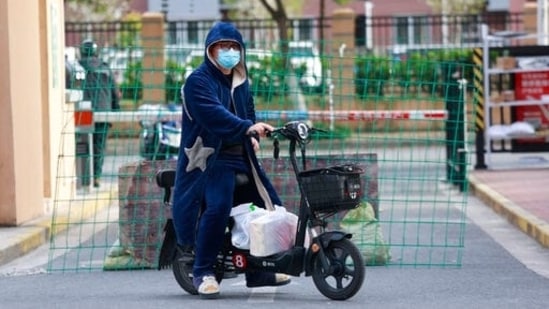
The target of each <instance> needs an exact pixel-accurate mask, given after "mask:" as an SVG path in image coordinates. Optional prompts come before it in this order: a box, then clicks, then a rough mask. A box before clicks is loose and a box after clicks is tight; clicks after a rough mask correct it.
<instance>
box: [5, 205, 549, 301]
mask: <svg viewBox="0 0 549 309" xmlns="http://www.w3.org/2000/svg"><path fill="white" fill-rule="evenodd" d="M466 228H467V238H466V243H465V249H464V251H463V260H462V267H461V268H455V267H449V268H441V267H432V268H425V267H419V268H413V267H398V266H390V267H368V268H367V276H366V280H365V284H364V286H363V288H362V290H361V291H360V292H359V293H358V294H357V295H356V296H355V297H354V298H352V299H350V300H348V301H345V302H344V306H345V308H364V307H365V306H367V307H370V308H381V307H383V308H518V307H520V308H540V309H541V308H547V304H549V294H548V293H547V291H548V290H549V250H547V249H543V248H541V247H540V246H539V245H538V244H537V243H536V242H535V241H533V240H532V239H531V238H529V237H528V236H525V235H524V234H523V233H520V232H518V231H517V230H516V229H515V228H514V227H512V226H510V225H509V224H508V223H507V222H506V221H505V220H503V219H501V218H500V217H499V216H497V215H495V214H493V213H492V212H491V211H490V210H489V209H488V208H486V207H485V206H484V205H482V204H481V203H480V202H479V201H478V200H476V199H475V198H472V197H470V198H469V204H468V218H467V227H466ZM47 255H48V248H47V246H44V247H41V248H39V249H38V250H36V251H34V252H33V253H31V254H30V255H28V256H25V257H23V258H21V259H18V260H16V261H14V262H12V263H10V264H7V265H4V266H3V267H0V291H1V292H0V294H1V300H0V308H75V307H77V308H131V307H135V308H176V307H181V306H183V307H184V308H197V307H198V306H204V304H206V303H205V301H203V300H200V299H198V298H197V297H193V296H190V295H186V294H185V293H184V292H182V290H180V289H179V287H178V286H177V284H176V283H175V281H174V279H173V277H172V275H171V272H170V271H169V270H163V271H155V270H147V271H118V272H101V271H91V272H88V271H85V270H80V272H77V273H76V272H69V273H64V274H61V273H53V274H45V273H44V269H45V264H46V263H47V260H48V257H47ZM338 304H339V303H338V302H334V301H330V300H328V299H326V298H325V297H324V296H322V295H321V294H320V293H319V292H318V291H317V290H316V288H315V287H314V284H313V283H312V280H311V278H309V277H299V278H294V280H293V282H292V284H291V285H289V286H285V287H280V288H258V289H252V290H250V289H247V288H246V287H245V286H244V281H243V280H242V279H241V278H237V279H231V280H225V281H224V282H223V283H222V298H221V300H217V301H207V306H208V308H210V307H211V308H234V307H235V306H238V307H239V308H252V307H254V308H255V307H257V306H258V305H259V306H261V307H275V306H276V307H277V308H280V307H288V306H292V307H294V308H313V307H314V308H333V306H334V305H338Z"/></svg>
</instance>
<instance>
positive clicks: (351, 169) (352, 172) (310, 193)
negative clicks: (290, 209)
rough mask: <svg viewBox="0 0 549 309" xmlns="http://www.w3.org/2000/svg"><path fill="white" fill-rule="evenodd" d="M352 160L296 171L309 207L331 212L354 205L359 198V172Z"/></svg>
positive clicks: (354, 206) (355, 205) (358, 201)
mask: <svg viewBox="0 0 549 309" xmlns="http://www.w3.org/2000/svg"><path fill="white" fill-rule="evenodd" d="M363 173H364V170H363V169H362V168H360V167H359V166H358V165H355V164H342V165H334V166H329V167H324V168H318V169H311V170H307V171H302V172H300V173H299V177H300V181H301V185H302V186H303V190H304V191H305V195H306V197H307V200H308V201H309V207H310V209H311V211H312V212H314V213H333V212H339V211H342V210H349V209H353V208H356V207H357V206H358V204H359V203H360V201H361V199H362V192H363V185H362V179H361V176H360V175H361V174H363Z"/></svg>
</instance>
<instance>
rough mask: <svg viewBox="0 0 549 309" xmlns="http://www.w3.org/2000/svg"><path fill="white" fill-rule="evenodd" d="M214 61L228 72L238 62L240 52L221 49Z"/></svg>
mask: <svg viewBox="0 0 549 309" xmlns="http://www.w3.org/2000/svg"><path fill="white" fill-rule="evenodd" d="M216 61H217V63H219V65H220V66H222V67H223V68H225V69H227V70H230V69H232V68H234V67H235V66H236V65H237V64H238V63H239V62H240V51H239V50H235V49H233V48H231V49H228V48H221V49H219V51H218V52H217V59H216Z"/></svg>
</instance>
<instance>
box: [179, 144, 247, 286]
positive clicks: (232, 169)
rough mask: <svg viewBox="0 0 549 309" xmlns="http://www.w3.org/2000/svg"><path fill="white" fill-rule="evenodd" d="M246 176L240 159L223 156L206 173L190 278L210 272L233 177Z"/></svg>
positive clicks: (225, 219) (222, 233)
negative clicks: (206, 177) (243, 174)
mask: <svg viewBox="0 0 549 309" xmlns="http://www.w3.org/2000/svg"><path fill="white" fill-rule="evenodd" d="M248 172H249V167H248V165H247V164H246V163H245V162H244V158H243V157H242V156H229V155H223V154H221V155H220V156H219V157H218V159H217V161H216V162H215V163H214V166H213V167H212V169H211V171H210V172H209V174H208V180H207V182H206V188H205V191H204V194H205V196H204V209H203V212H202V215H201V216H200V219H199V222H198V231H197V234H196V242H195V254H196V255H195V262H194V268H193V276H195V277H198V276H203V275H206V274H211V273H212V272H213V265H214V264H215V263H216V260H217V254H218V252H219V250H220V249H221V247H222V246H223V243H224V241H225V229H226V227H227V223H228V220H229V216H230V213H231V208H232V207H233V205H234V202H233V192H234V187H235V174H236V173H248ZM252 201H253V200H250V201H249V202H252ZM189 206H190V207H192V205H189ZM182 211H183V212H185V210H182ZM190 213H193V211H191V212H190ZM191 226H193V225H191Z"/></svg>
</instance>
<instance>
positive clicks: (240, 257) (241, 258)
mask: <svg viewBox="0 0 549 309" xmlns="http://www.w3.org/2000/svg"><path fill="white" fill-rule="evenodd" d="M233 264H234V267H236V268H238V269H246V267H247V266H248V260H247V259H246V255H245V254H243V253H235V254H234V255H233Z"/></svg>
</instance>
